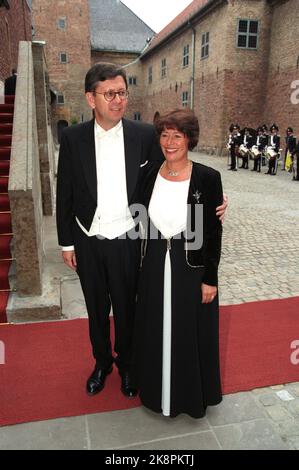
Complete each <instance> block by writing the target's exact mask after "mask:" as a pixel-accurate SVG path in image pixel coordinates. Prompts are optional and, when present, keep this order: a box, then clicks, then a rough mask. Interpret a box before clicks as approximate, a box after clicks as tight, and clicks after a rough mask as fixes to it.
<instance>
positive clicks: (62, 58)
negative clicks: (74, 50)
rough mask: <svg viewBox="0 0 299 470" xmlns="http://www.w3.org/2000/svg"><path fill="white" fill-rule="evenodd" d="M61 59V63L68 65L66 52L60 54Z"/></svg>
mask: <svg viewBox="0 0 299 470" xmlns="http://www.w3.org/2000/svg"><path fill="white" fill-rule="evenodd" d="M59 57H60V62H61V63H62V64H67V62H68V60H67V54H66V53H65V52H60V54H59Z"/></svg>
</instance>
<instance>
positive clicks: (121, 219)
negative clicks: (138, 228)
mask: <svg viewBox="0 0 299 470" xmlns="http://www.w3.org/2000/svg"><path fill="white" fill-rule="evenodd" d="M94 130H95V132H94V135H95V153H96V168H97V195H98V205H97V209H96V211H95V214H94V218H93V221H92V224H91V227H90V229H89V230H86V228H85V227H84V226H83V225H82V224H81V223H80V220H79V219H78V218H77V217H76V221H77V223H78V225H79V227H80V228H81V230H82V231H83V232H84V233H85V234H86V235H87V236H88V237H93V236H95V235H100V236H102V237H104V238H108V239H109V240H112V239H114V238H117V237H119V236H120V235H123V234H124V233H126V232H128V231H129V230H131V229H132V228H133V227H134V225H135V224H134V220H133V217H132V215H131V212H130V210H129V206H128V194H127V180H126V166H125V147H124V134H123V125H122V121H120V122H119V123H118V124H117V125H116V126H115V127H113V128H112V129H109V130H108V131H105V130H104V129H103V128H102V127H101V126H100V125H99V124H98V123H97V122H96V120H95V129H94ZM62 249H63V251H71V250H74V247H73V246H68V247H62Z"/></svg>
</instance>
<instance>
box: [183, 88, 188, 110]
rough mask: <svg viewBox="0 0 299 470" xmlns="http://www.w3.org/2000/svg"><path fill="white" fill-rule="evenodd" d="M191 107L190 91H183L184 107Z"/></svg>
mask: <svg viewBox="0 0 299 470" xmlns="http://www.w3.org/2000/svg"><path fill="white" fill-rule="evenodd" d="M188 105H189V93H188V91H183V94H182V106H183V108H186V107H187V106H188Z"/></svg>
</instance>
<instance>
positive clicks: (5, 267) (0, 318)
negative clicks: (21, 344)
mask: <svg viewBox="0 0 299 470" xmlns="http://www.w3.org/2000/svg"><path fill="white" fill-rule="evenodd" d="M13 111H14V96H6V97H5V104H0V323H4V322H6V305H7V301H8V292H7V291H8V290H9V282H8V272H9V267H10V261H8V260H9V259H10V258H11V253H10V242H11V238H12V236H11V232H12V227H11V214H10V205H9V198H8V177H9V165H10V152H11V141H12V131H13V125H12V123H13Z"/></svg>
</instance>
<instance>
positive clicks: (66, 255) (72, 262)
mask: <svg viewBox="0 0 299 470" xmlns="http://www.w3.org/2000/svg"><path fill="white" fill-rule="evenodd" d="M62 258H63V261H64V262H65V264H66V265H67V266H68V267H69V268H71V269H73V270H74V271H76V269H77V261H76V255H75V252H74V251H62Z"/></svg>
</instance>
